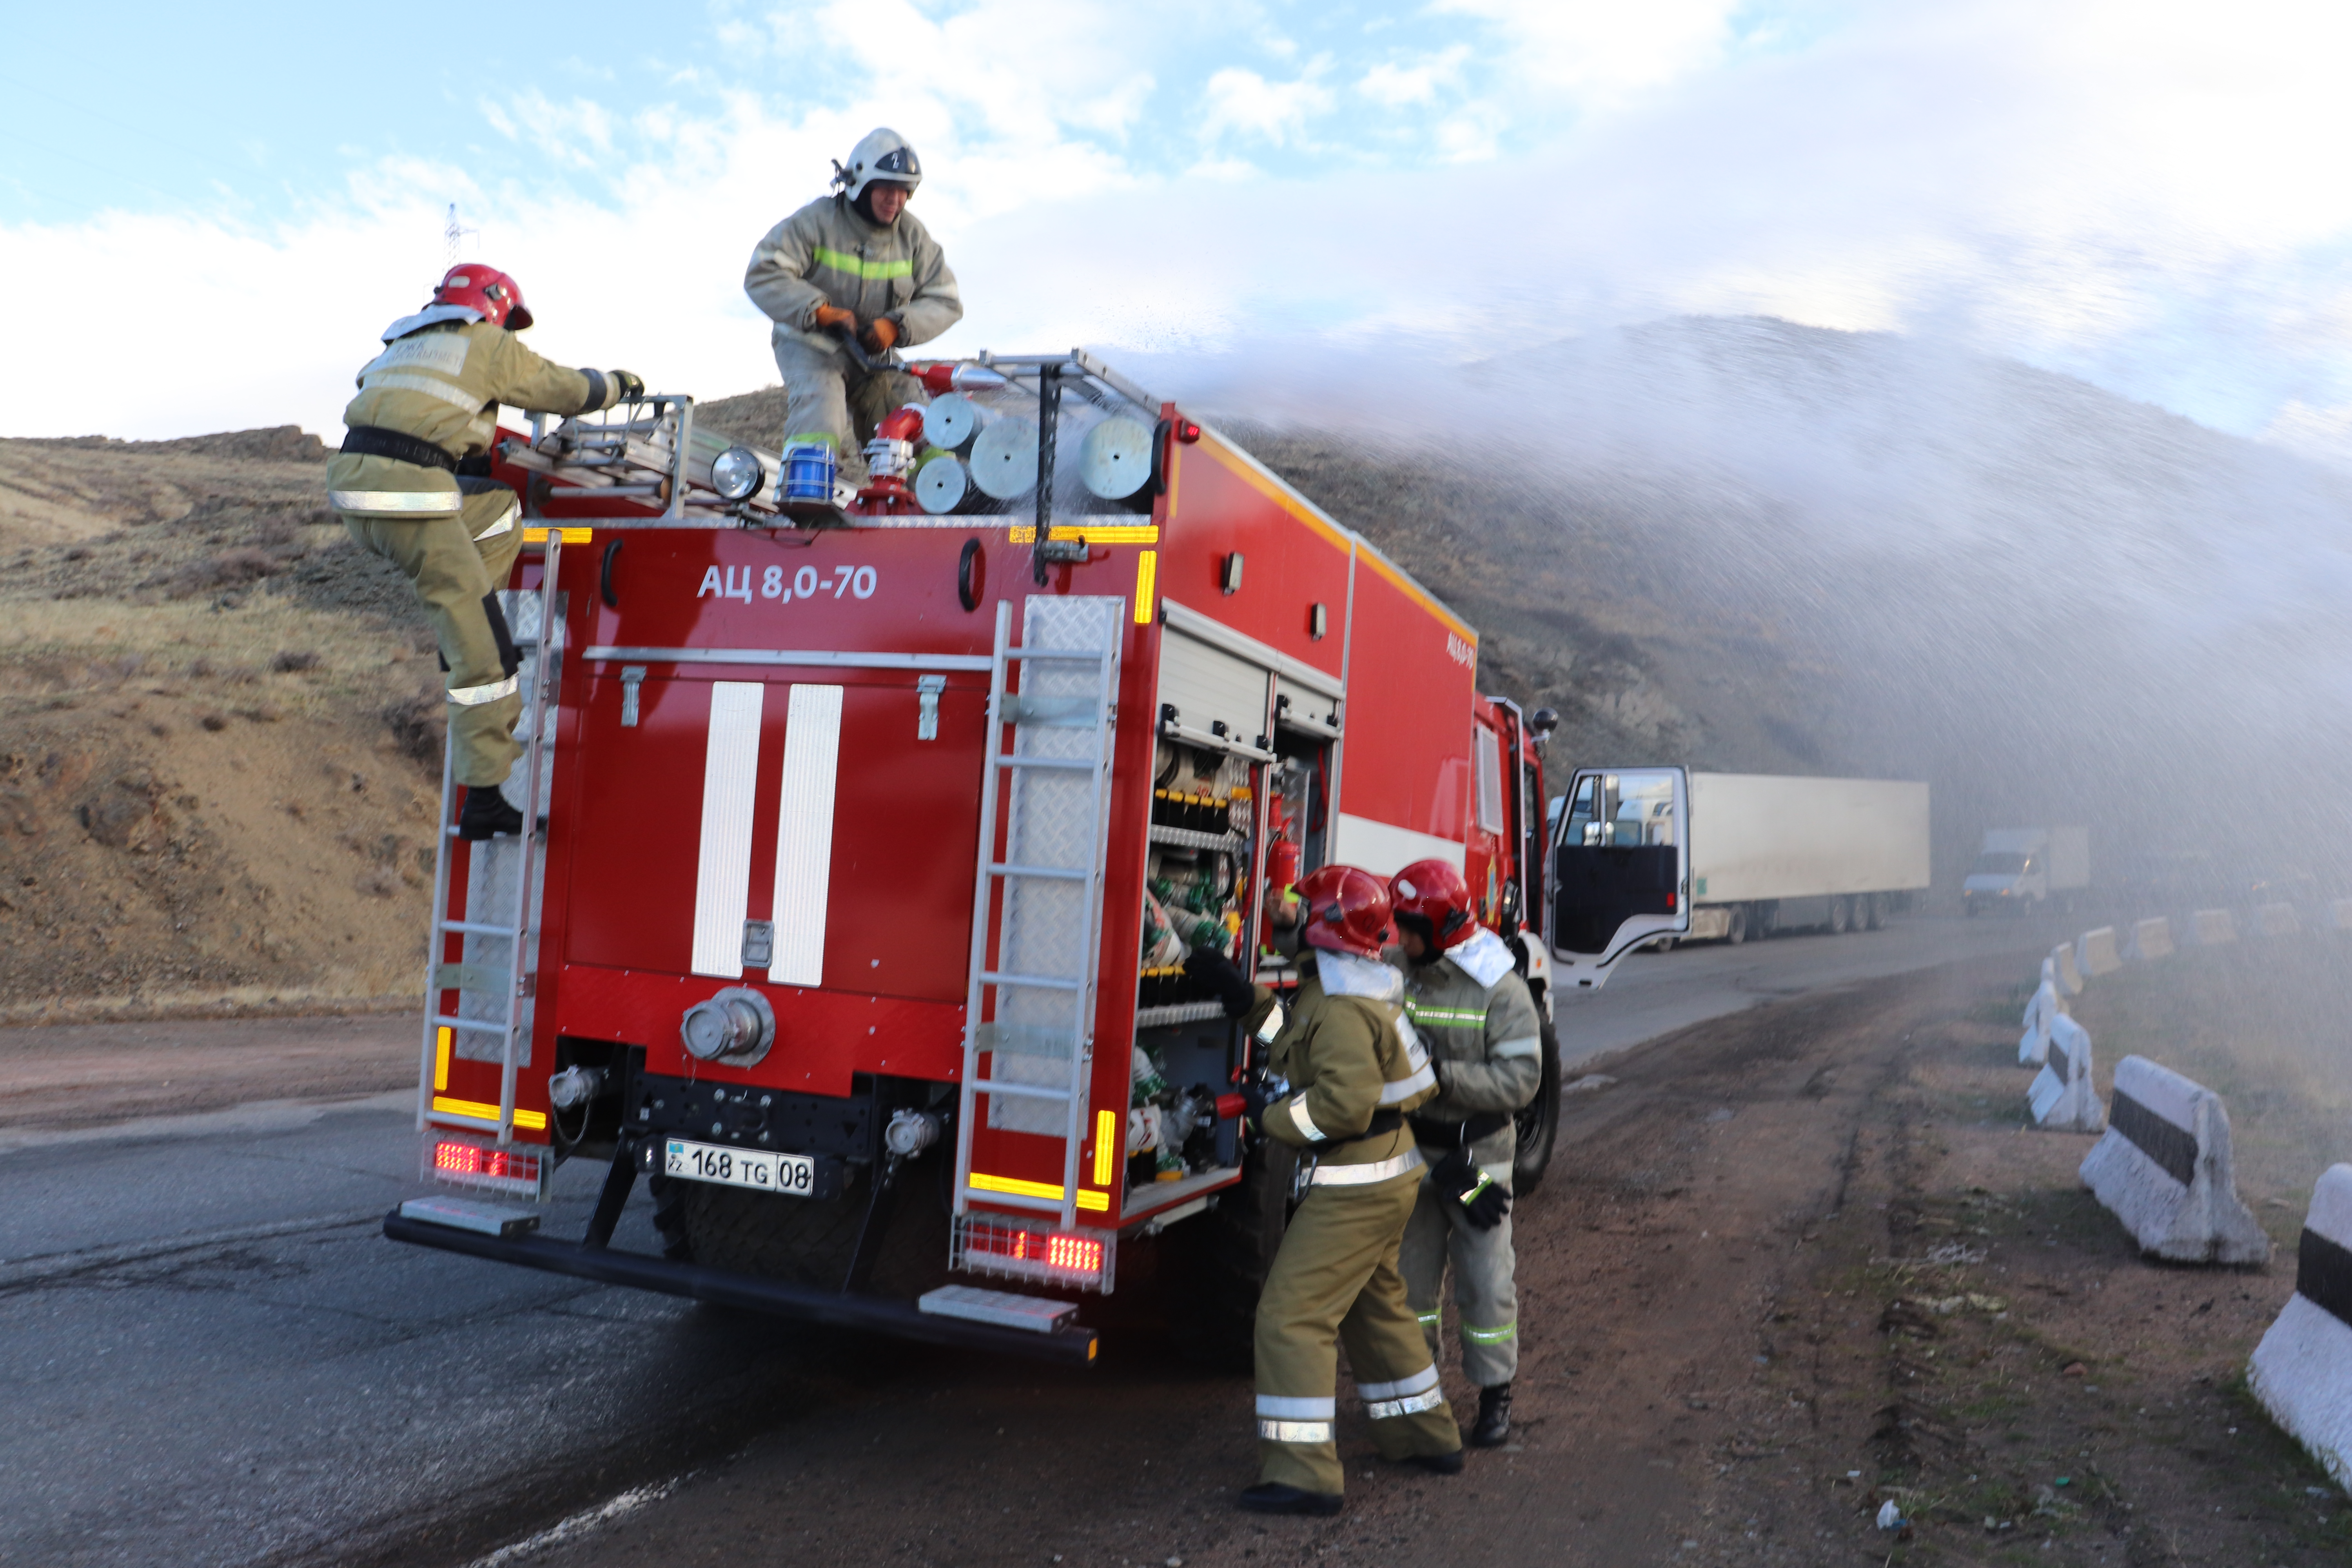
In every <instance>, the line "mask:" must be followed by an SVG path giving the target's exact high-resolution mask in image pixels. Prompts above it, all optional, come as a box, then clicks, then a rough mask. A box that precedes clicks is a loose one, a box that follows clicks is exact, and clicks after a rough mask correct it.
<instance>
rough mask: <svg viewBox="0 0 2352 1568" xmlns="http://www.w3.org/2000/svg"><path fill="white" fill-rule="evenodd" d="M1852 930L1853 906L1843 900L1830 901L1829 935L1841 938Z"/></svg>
mask: <svg viewBox="0 0 2352 1568" xmlns="http://www.w3.org/2000/svg"><path fill="white" fill-rule="evenodd" d="M1851 930H1853V905H1851V904H1849V903H1847V902H1846V901H1845V900H1843V899H1832V900H1830V934H1831V935H1832V936H1843V935H1844V934H1845V933H1846V932H1847V931H1851Z"/></svg>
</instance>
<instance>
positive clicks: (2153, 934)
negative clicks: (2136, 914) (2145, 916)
mask: <svg viewBox="0 0 2352 1568" xmlns="http://www.w3.org/2000/svg"><path fill="white" fill-rule="evenodd" d="M2131 950H2132V956H2133V957H2134V958H2137V959H2142V960H2147V959H2151V958H2170V957H2171V956H2172V952H2173V949H2172V922H2171V921H2168V920H2167V919H2166V918H2165V917H2164V916H2162V915H2158V916H2157V917H2156V918H2155V919H2154V920H2148V921H2139V922H2137V924H2135V925H2134V926H2133V927H2132V939H2131Z"/></svg>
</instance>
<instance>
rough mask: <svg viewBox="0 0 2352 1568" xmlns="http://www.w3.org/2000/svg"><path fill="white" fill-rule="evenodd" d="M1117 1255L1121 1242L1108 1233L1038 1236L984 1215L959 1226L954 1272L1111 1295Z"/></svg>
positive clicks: (1059, 1232) (1066, 1232) (1062, 1232)
mask: <svg viewBox="0 0 2352 1568" xmlns="http://www.w3.org/2000/svg"><path fill="white" fill-rule="evenodd" d="M1117 1250H1118V1243H1117V1239H1116V1238H1115V1237H1112V1236H1110V1235H1108V1234H1107V1233H1106V1234H1101V1235H1097V1234H1095V1233H1092V1232H1087V1231H1074V1230H1034V1229H1032V1228H1030V1227H1029V1226H1025V1225H1023V1224H1022V1223H1021V1222H1020V1221H1018V1220H1012V1219H999V1218H993V1217H990V1216H987V1215H965V1216H964V1217H963V1218H961V1219H960V1220H958V1221H957V1222H956V1247H955V1252H956V1256H955V1260H954V1261H955V1267H956V1268H961V1269H964V1270H965V1271H967V1272H969V1273H972V1274H996V1275H1002V1276H1004V1277H1005V1278H1007V1279H1034V1280H1035V1281H1037V1282H1038V1283H1039V1284H1043V1285H1066V1286H1070V1287H1073V1288H1075V1289H1081V1290H1101V1291H1105V1292H1108V1290H1109V1289H1110V1288H1111V1280H1112V1276H1113V1270H1114V1265H1115V1263H1116V1259H1117Z"/></svg>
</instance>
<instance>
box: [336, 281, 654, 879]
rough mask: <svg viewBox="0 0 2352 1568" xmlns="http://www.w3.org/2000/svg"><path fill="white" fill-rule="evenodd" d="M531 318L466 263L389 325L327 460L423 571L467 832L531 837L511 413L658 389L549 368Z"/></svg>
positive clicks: (349, 508)
mask: <svg viewBox="0 0 2352 1568" xmlns="http://www.w3.org/2000/svg"><path fill="white" fill-rule="evenodd" d="M530 321H531V317H530V310H529V309H528V308H527V307H526V306H525V305H524V304H523V302H522V290H521V289H520V287H519V286H517V284H516V283H515V280H514V279H511V278H509V277H508V276H507V275H506V274H505V273H503V272H500V271H499V269H498V268H494V267H483V266H478V265H472V264H468V265H466V266H460V267H453V268H450V269H449V271H448V273H447V275H446V276H445V277H444V278H443V279H441V283H440V286H439V287H438V288H436V289H434V290H433V300H432V302H431V303H430V304H428V305H426V306H425V309H424V310H419V311H417V312H416V313H415V315H413V316H403V317H402V318H401V319H400V320H398V321H394V322H393V323H392V325H390V326H388V327H386V328H385V329H384V330H383V342H384V349H383V353H379V354H378V355H376V356H375V358H373V359H372V360H370V361H369V362H368V363H366V364H365V365H364V366H362V368H361V370H360V374H359V386H360V393H359V395H358V396H357V397H354V398H352V401H351V403H350V404H349V405H347V406H346V407H345V408H344V409H343V423H344V425H345V426H348V427H349V428H348V431H347V433H346V434H345V435H344V437H343V448H342V450H341V452H340V453H338V454H337V455H336V456H335V458H333V459H332V460H331V461H330V462H329V463H328V465H327V500H328V501H329V503H330V504H331V505H332V506H333V507H334V509H335V510H336V511H337V512H338V513H339V514H341V517H342V520H343V527H344V528H345V529H347V530H349V531H350V532H351V535H352V538H353V539H355V540H357V541H358V542H360V543H362V544H363V545H365V546H366V547H367V548H368V549H370V550H373V551H374V552H376V553H377V554H378V555H381V556H383V558H384V559H386V560H388V561H390V562H391V563H393V564H394V565H395V566H397V567H399V568H400V569H401V570H402V571H403V572H404V573H406V574H408V580H409V582H410V583H411V584H415V589H416V596H417V598H418V599H419V600H421V601H422V602H423V603H424V605H425V613H426V614H427V615H428V616H431V617H432V621H433V634H434V637H436V639H437V640H438V641H439V643H440V645H441V663H442V667H443V668H445V669H446V670H447V671H448V690H449V743H450V746H451V748H452V750H453V752H455V755H454V758H453V760H452V767H453V770H454V774H455V777H456V779H457V783H459V784H464V785H465V786H466V804H465V807H464V810H463V811H462V812H461V813H460V814H459V816H458V828H459V830H460V831H461V832H462V833H463V834H464V835H465V837H467V838H471V839H477V840H478V839H484V838H488V837H491V836H492V835H493V834H499V833H517V832H520V831H521V828H522V814H521V813H520V812H519V811H517V810H516V809H515V808H514V807H513V806H511V805H509V804H507V801H506V799H505V797H504V796H502V795H500V794H499V785H500V784H504V783H505V782H506V778H507V774H508V773H509V772H510V771H511V770H512V769H513V767H514V763H515V759H516V758H517V757H519V756H520V755H521V754H522V747H521V745H520V742H517V741H516V740H515V738H514V728H515V721H516V720H517V719H518V718H520V716H521V714H522V695H521V691H520V687H519V684H518V682H517V679H516V673H515V672H516V671H517V670H518V669H519V668H521V662H522V661H521V658H520V655H518V654H517V652H516V651H515V646H514V638H513V637H512V635H511V634H510V633H509V630H508V627H507V622H506V616H504V615H503V614H501V613H500V612H499V601H498V597H497V595H496V592H495V590H497V589H499V588H500V587H502V586H504V585H505V584H506V580H507V573H508V571H509V568H511V567H512V566H513V564H514V558H515V552H516V551H517V549H518V548H519V547H520V544H521V542H522V532H521V530H520V528H519V527H518V526H517V525H516V518H517V515H518V513H519V512H520V505H519V503H518V501H517V500H516V497H515V492H514V491H513V490H512V489H509V487H507V486H505V485H502V484H499V483H498V482H497V481H496V480H493V479H490V478H489V465H488V452H489V449H490V442H491V441H492V440H493V439H495V438H496V437H497V434H498V415H499V404H501V403H505V404H510V405H514V406H516V407H519V408H524V409H528V410H530V412H532V413H534V414H585V413H593V412H594V411H595V410H598V409H602V408H610V407H612V406H613V405H614V404H616V403H619V402H621V401H622V400H623V399H625V398H635V397H641V396H643V395H645V390H646V385H645V383H644V382H642V381H640V380H638V379H637V378H636V377H635V376H634V375H632V374H629V373H628V372H627V371H625V370H613V371H595V370H567V369H565V368H564V367H563V366H562V365H560V364H551V363H549V362H548V361H546V360H543V359H541V358H540V357H539V356H538V355H537V354H535V353H531V352H530V350H529V349H527V348H525V347H524V346H523V343H522V340H521V339H520V338H519V337H517V336H515V334H516V333H517V332H520V331H522V330H523V329H524V328H526V327H528V326H530ZM476 468H478V469H479V470H480V471H479V473H476V472H474V471H473V470H474V469H476Z"/></svg>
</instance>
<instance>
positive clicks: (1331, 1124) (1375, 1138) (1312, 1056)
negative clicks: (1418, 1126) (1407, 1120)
mask: <svg viewBox="0 0 2352 1568" xmlns="http://www.w3.org/2000/svg"><path fill="white" fill-rule="evenodd" d="M1321 961H1322V960H1321V956H1320V955H1319V954H1318V956H1317V957H1316V958H1314V959H1310V960H1309V961H1308V962H1307V974H1306V978H1305V979H1304V980H1303V981H1302V982H1301V984H1300V985H1299V987H1298V992H1297V995H1296V996H1295V997H1293V998H1292V999H1291V1001H1290V1004H1289V1008H1290V1012H1289V1017H1288V1020H1287V1022H1286V1024H1285V1025H1284V1027H1283V1030H1282V1033H1281V1034H1279V1035H1277V1036H1276V1037H1275V1041H1274V1045H1273V1047H1272V1048H1271V1049H1270V1050H1269V1052H1268V1053H1267V1060H1268V1065H1269V1066H1270V1067H1271V1068H1273V1070H1274V1071H1275V1073H1276V1075H1278V1076H1280V1077H1282V1078H1284V1079H1288V1080H1289V1083H1290V1086H1291V1089H1292V1092H1291V1093H1290V1094H1289V1095H1288V1096H1287V1097H1286V1098H1285V1099H1282V1100H1276V1101H1274V1102H1273V1103H1272V1104H1270V1105H1268V1106H1267V1107H1266V1109H1265V1117H1264V1118H1263V1120H1262V1122H1261V1125H1263V1126H1264V1127H1265V1131H1266V1132H1267V1133H1268V1134H1269V1135H1270V1136H1272V1137H1274V1138H1276V1139H1277V1140H1279V1141H1280V1142H1285V1143H1287V1144H1289V1145H1291V1146H1292V1147H1293V1148H1298V1149H1308V1150H1312V1151H1314V1152H1315V1153H1316V1155H1317V1157H1318V1163H1319V1165H1325V1166H1341V1165H1353V1164H1370V1163H1379V1162H1382V1161H1389V1160H1397V1159H1401V1158H1402V1156H1404V1155H1406V1154H1408V1153H1410V1152H1412V1150H1413V1140H1412V1132H1411V1131H1410V1130H1408V1129H1406V1128H1403V1127H1399V1128H1398V1129H1396V1130H1395V1131H1391V1132H1377V1133H1372V1134H1371V1135H1370V1136H1366V1130H1367V1129H1368V1128H1370V1126H1371V1123H1372V1118H1373V1116H1374V1115H1375V1114H1377V1113H1378V1112H1380V1111H1382V1110H1412V1109H1413V1108H1415V1107H1416V1106H1419V1105H1421V1104H1423V1102H1424V1101H1426V1100H1428V1099H1429V1098H1430V1097H1431V1096H1432V1095H1433V1094H1434V1093H1435V1092H1436V1085H1435V1081H1434V1079H1433V1078H1432V1077H1431V1076H1430V1072H1429V1066H1428V1059H1427V1058H1426V1057H1425V1056H1423V1054H1422V1053H1421V1051H1420V1048H1419V1047H1418V1046H1417V1045H1408V1043H1407V1040H1408V1037H1407V1035H1406V1033H1405V1032H1404V1031H1402V1030H1401V1029H1400V1028H1399V1027H1398V1020H1399V1018H1400V1017H1401V1016H1402V1010H1401V1008H1400V1007H1399V1006H1398V1005H1397V1004H1395V1003H1393V1002H1386V1001H1381V1000H1377V999H1374V998H1372V997H1369V996H1334V995H1331V994H1328V993H1327V992H1326V991H1325V990H1324V988H1323V979H1322V976H1321V974H1320V973H1318V969H1317V967H1316V966H1317V965H1318V963H1320V962H1321ZM1260 993H1261V994H1260V999H1259V1006H1258V1009H1257V1011H1255V1012H1254V1013H1252V1014H1251V1015H1250V1017H1249V1019H1248V1020H1247V1022H1248V1024H1249V1026H1251V1027H1255V1025H1256V1023H1257V1021H1258V1020H1259V1019H1260V1018H1262V1017H1263V1016H1265V1009H1266V1008H1267V1007H1268V1006H1270V1005H1271V1003H1272V996H1273V994H1272V993H1271V992H1268V991H1265V989H1264V988H1263V987H1261V988H1260ZM1412 1168H1413V1169H1415V1170H1417V1169H1418V1164H1417V1163H1414V1165H1413V1167H1412ZM1401 1173H1402V1172H1401Z"/></svg>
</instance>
